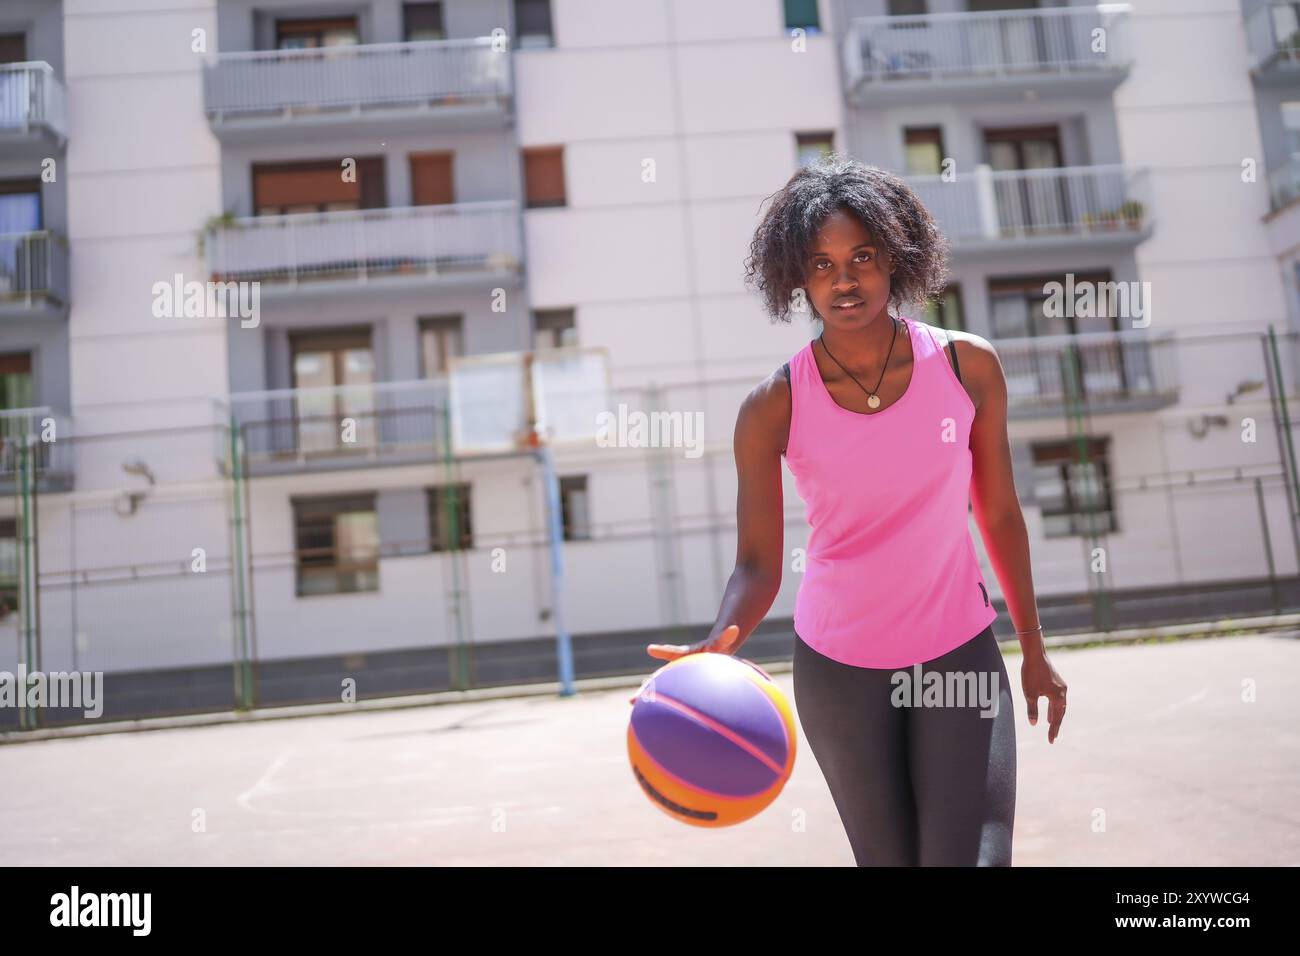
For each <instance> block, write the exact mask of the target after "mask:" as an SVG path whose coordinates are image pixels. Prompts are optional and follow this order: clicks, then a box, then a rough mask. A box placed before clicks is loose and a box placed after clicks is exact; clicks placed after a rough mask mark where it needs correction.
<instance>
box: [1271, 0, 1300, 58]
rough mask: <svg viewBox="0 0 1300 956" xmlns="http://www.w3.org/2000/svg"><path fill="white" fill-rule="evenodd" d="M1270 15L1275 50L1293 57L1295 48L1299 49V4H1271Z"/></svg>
mask: <svg viewBox="0 0 1300 956" xmlns="http://www.w3.org/2000/svg"><path fill="white" fill-rule="evenodd" d="M1270 13H1271V15H1272V18H1273V36H1274V38H1275V39H1274V43H1275V44H1276V46H1275V49H1276V50H1278V51H1280V52H1283V53H1285V54H1288V55H1291V56H1294V55H1295V51H1296V48H1297V47H1300V4H1296V3H1272V4H1270Z"/></svg>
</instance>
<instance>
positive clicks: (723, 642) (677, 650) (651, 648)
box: [628, 624, 741, 704]
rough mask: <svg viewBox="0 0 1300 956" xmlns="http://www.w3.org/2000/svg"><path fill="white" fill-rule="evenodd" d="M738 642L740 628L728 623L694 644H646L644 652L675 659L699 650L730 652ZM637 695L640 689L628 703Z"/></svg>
mask: <svg viewBox="0 0 1300 956" xmlns="http://www.w3.org/2000/svg"><path fill="white" fill-rule="evenodd" d="M740 643H741V641H740V628H739V627H737V626H736V625H735V624H730V625H728V626H727V628H726V629H725V630H723V632H722V633H721V634H719V635H718V636H717V637H706V638H705V639H704V640H702V641H696V642H695V643H694V644H647V645H646V653H647V654H649V655H650V656H651V657H658V658H659V659H660V660H665V661H675V660H677V658H679V657H685V656H686V655H687V654H697V653H699V652H701V651H707V652H709V653H713V654H732V653H734V652H735V650H736V648H738V647H739V646H740ZM638 696H640V691H638V692H637V693H636V694H633V695H632V696H631V697H629V698H628V703H629V704H634V703H636V699H637V697H638Z"/></svg>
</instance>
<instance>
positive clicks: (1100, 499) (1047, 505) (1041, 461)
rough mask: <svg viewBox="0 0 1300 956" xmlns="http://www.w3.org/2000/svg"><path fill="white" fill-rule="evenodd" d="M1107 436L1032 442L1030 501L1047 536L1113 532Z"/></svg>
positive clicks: (1113, 522)
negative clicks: (1040, 517) (1080, 440)
mask: <svg viewBox="0 0 1300 956" xmlns="http://www.w3.org/2000/svg"><path fill="white" fill-rule="evenodd" d="M1108 445H1109V439H1106V438H1090V439H1087V440H1086V441H1084V442H1083V447H1082V448H1080V443H1079V442H1078V441H1060V442H1042V443H1038V442H1036V443H1033V444H1032V445H1031V446H1030V447H1031V449H1032V453H1033V462H1034V466H1033V467H1034V471H1033V482H1034V488H1033V500H1034V502H1035V503H1036V504H1038V505H1039V506H1040V507H1041V508H1042V514H1043V528H1044V532H1045V534H1046V536H1047V537H1049V538H1062V537H1068V536H1071V535H1079V534H1087V533H1088V532H1089V530H1091V531H1092V532H1093V533H1096V534H1105V533H1109V532H1113V531H1115V530H1116V524H1115V511H1114V506H1113V504H1112V498H1111V490H1110V469H1109V468H1108V466H1107V462H1106V459H1107V452H1108Z"/></svg>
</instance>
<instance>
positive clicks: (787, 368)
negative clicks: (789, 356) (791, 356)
mask: <svg viewBox="0 0 1300 956" xmlns="http://www.w3.org/2000/svg"><path fill="white" fill-rule="evenodd" d="M781 373H782V374H783V375H785V380H786V381H787V382H788V381H790V363H789V362H786V363H785V364H784V365H782V366H781Z"/></svg>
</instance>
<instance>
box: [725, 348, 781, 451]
mask: <svg viewBox="0 0 1300 956" xmlns="http://www.w3.org/2000/svg"><path fill="white" fill-rule="evenodd" d="M790 407H791V406H790V383H789V381H788V380H787V379H786V377H785V374H784V373H783V372H782V371H781V369H780V368H777V369H775V370H774V371H773V372H772V373H771V374H770V375H768V377H767V378H765V379H763V381H761V382H759V383H758V384H757V385H755V386H754V387H753V388H752V389H750V391H749V394H748V395H746V396H745V398H744V400H743V401H741V403H740V411H739V412H738V413H737V415H736V446H737V450H738V451H739V450H740V447H741V445H742V444H743V445H744V446H745V448H746V449H747V450H749V451H771V450H775V451H777V452H780V453H784V452H785V444H786V440H787V439H788V438H789V435H790Z"/></svg>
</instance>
